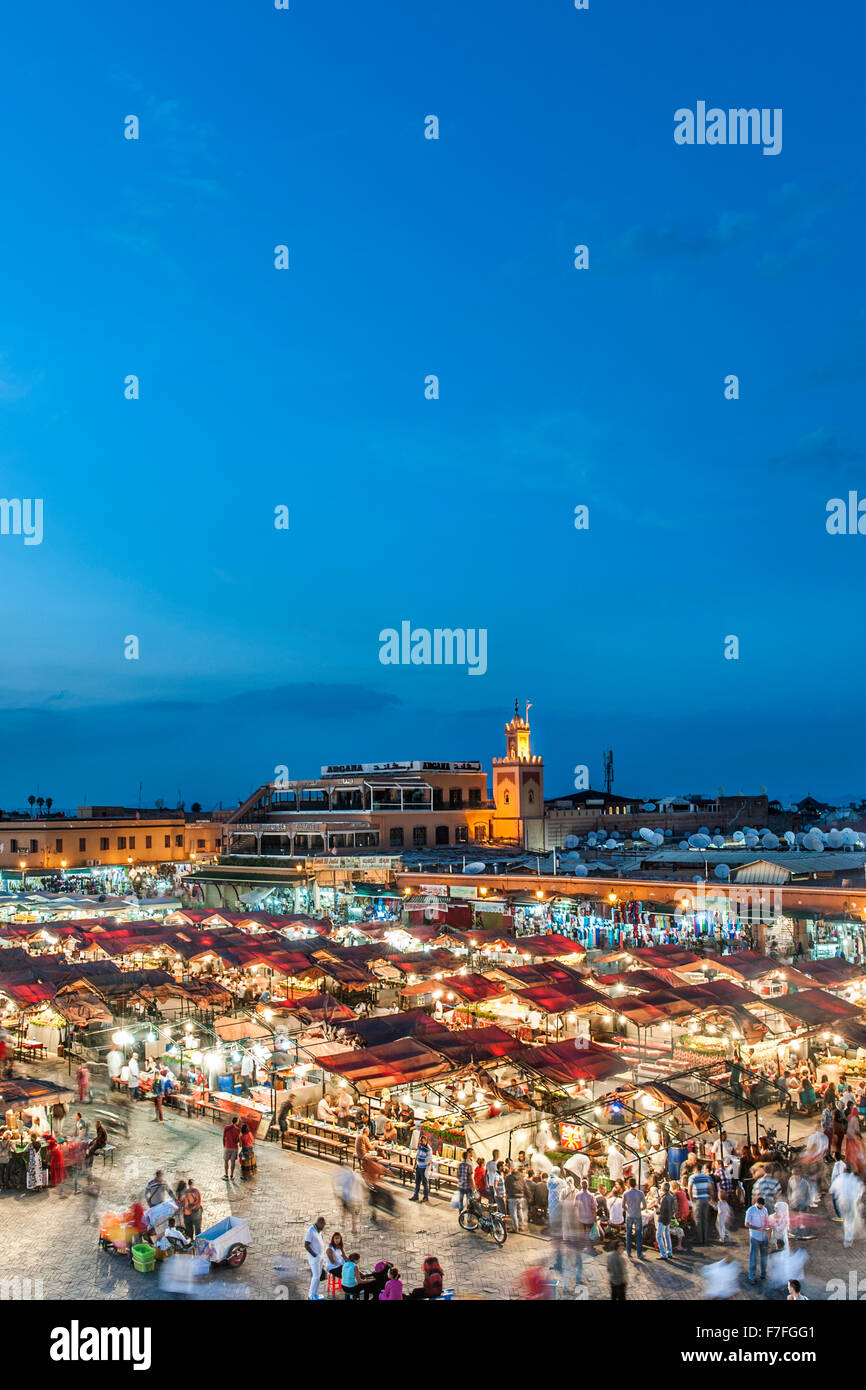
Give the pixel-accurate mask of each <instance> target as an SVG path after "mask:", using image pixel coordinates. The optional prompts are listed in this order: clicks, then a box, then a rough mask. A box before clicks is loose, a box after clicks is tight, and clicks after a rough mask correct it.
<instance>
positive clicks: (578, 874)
mask: <svg viewBox="0 0 866 1390" xmlns="http://www.w3.org/2000/svg"><path fill="white" fill-rule="evenodd" d="M571 872H572V873H573V874H574V877H575V878H586V875H587V873H588V872H589V870H588V869H587V867H586V865H585V864H575V866H574V868H573V869H572V871H571Z"/></svg>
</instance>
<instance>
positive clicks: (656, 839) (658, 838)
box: [653, 830, 665, 845]
mask: <svg viewBox="0 0 866 1390" xmlns="http://www.w3.org/2000/svg"><path fill="white" fill-rule="evenodd" d="M664 842H665V837H664V835H661V834H660V833H659V831H658V830H657V831H656V832H655V834H654V835H653V844H654V845H663V844H664Z"/></svg>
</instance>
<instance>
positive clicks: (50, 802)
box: [45, 796, 54, 812]
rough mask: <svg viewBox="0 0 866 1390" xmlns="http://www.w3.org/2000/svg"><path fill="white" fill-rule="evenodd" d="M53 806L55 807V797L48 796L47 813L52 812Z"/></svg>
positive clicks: (46, 802) (46, 801)
mask: <svg viewBox="0 0 866 1390" xmlns="http://www.w3.org/2000/svg"><path fill="white" fill-rule="evenodd" d="M53 805H54V797H53V796H46V798H45V809H46V811H48V812H50V811H51V807H52V806H53Z"/></svg>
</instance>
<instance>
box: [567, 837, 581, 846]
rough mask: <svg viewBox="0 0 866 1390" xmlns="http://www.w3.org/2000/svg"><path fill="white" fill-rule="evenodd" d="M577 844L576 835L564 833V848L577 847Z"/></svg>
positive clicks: (578, 842)
mask: <svg viewBox="0 0 866 1390" xmlns="http://www.w3.org/2000/svg"><path fill="white" fill-rule="evenodd" d="M579 844H580V841H579V840H578V838H577V836H576V835H566V837H565V848H566V849H577V846H578V845H579Z"/></svg>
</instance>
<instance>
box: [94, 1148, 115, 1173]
mask: <svg viewBox="0 0 866 1390" xmlns="http://www.w3.org/2000/svg"><path fill="white" fill-rule="evenodd" d="M96 1154H97V1156H98V1157H99V1158H101V1159H102V1166H103V1168H104V1167H105V1160H106V1159H107V1158H110V1159H111V1166H112V1168H113V1167H114V1145H113V1144H104V1145H103V1147H102V1148H101V1149H97V1150H96Z"/></svg>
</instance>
